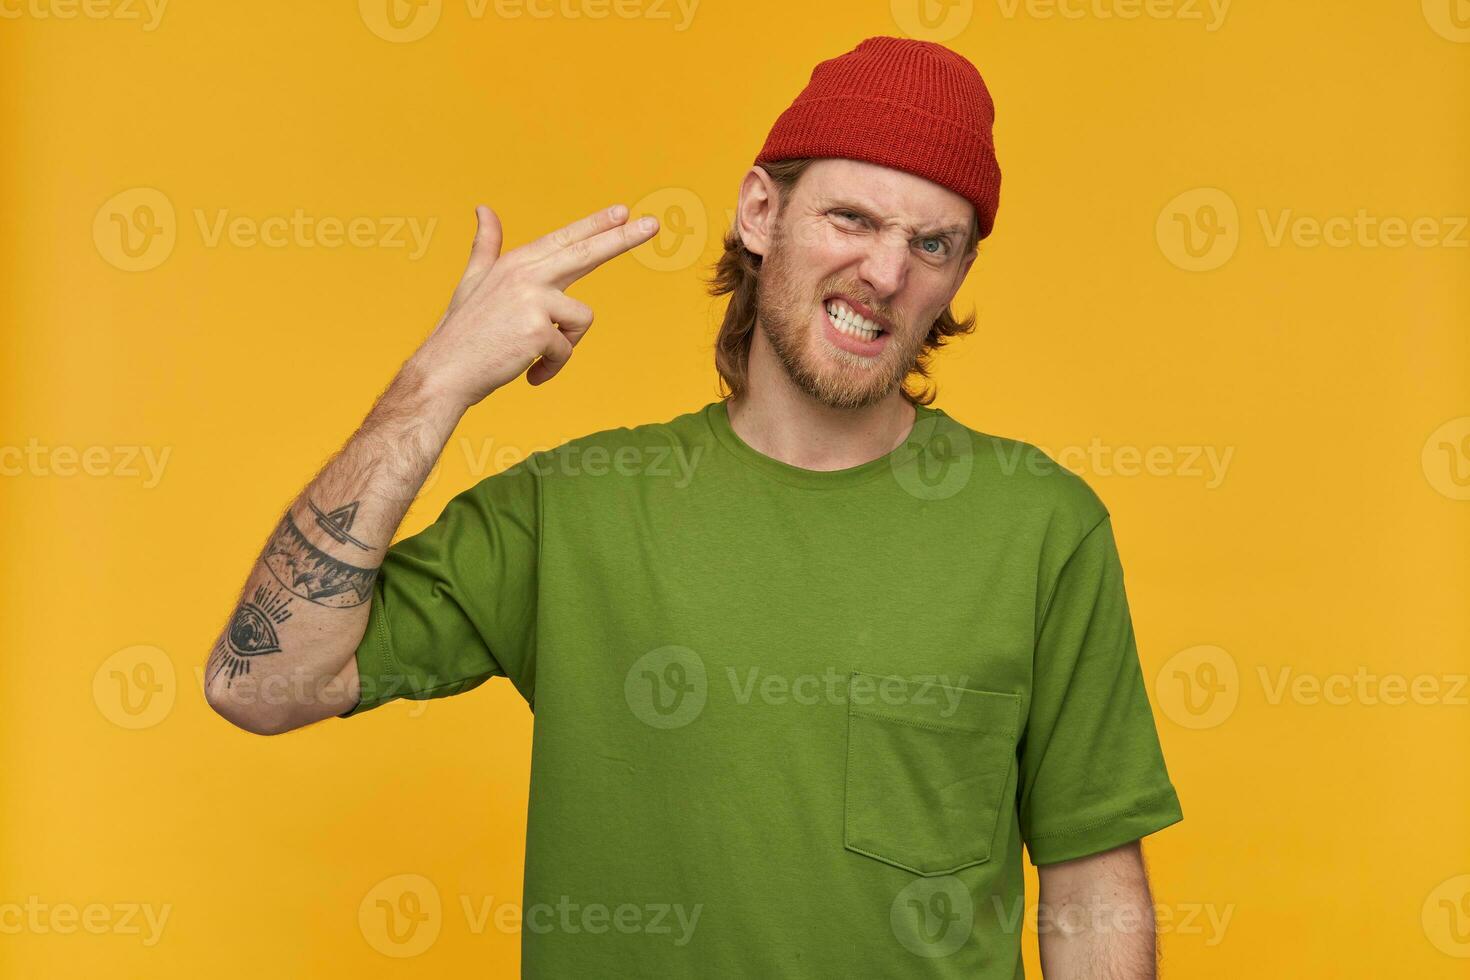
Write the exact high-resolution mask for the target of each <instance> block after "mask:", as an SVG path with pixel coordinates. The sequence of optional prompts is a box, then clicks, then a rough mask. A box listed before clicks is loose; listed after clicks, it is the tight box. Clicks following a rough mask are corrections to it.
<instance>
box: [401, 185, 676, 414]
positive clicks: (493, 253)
mask: <svg viewBox="0 0 1470 980" xmlns="http://www.w3.org/2000/svg"><path fill="white" fill-rule="evenodd" d="M475 220H476V229H475V243H474V246H473V247H472V248H471V249H470V260H469V263H468V264H467V265H466V266H465V271H464V276H463V278H461V279H460V281H459V286H458V287H457V288H456V289H455V290H454V295H453V297H451V298H450V301H449V309H448V310H447V311H446V312H445V314H444V316H443V318H442V319H441V320H440V321H439V324H438V326H436V327H435V328H434V331H433V333H431V334H430V335H429V337H428V339H426V340H425V341H424V343H423V345H422V346H421V347H420V348H419V350H418V352H417V353H416V354H415V355H414V357H413V361H414V362H415V364H416V367H417V368H418V369H419V370H420V371H421V372H423V373H424V375H425V376H426V377H428V378H431V379H433V383H434V384H435V386H436V387H437V388H438V389H439V390H442V391H446V392H448V393H449V394H450V396H451V397H453V398H456V399H458V400H460V401H461V402H462V404H463V407H464V408H469V407H470V406H471V405H474V404H475V403H477V402H479V401H480V400H481V399H482V398H484V397H485V396H486V395H488V394H490V392H492V391H494V390H495V389H496V388H499V387H501V386H502V385H505V384H508V383H509V382H511V381H513V380H515V379H516V378H517V377H519V376H520V374H521V372H522V371H526V372H527V373H526V380H527V381H529V382H530V383H531V384H533V385H539V384H541V383H542V382H544V381H546V380H548V379H549V378H551V377H553V376H555V374H556V373H557V372H558V371H560V370H561V369H562V367H563V366H564V365H565V364H566V363H567V360H568V359H569V358H570V357H571V356H572V348H573V347H575V346H576V345H577V343H578V342H579V341H580V340H581V339H582V337H583V336H585V335H586V333H587V328H588V327H590V326H592V309H591V307H589V306H587V305H586V304H585V303H581V302H578V301H577V300H575V299H572V298H571V297H570V296H567V295H566V294H565V293H564V292H562V290H564V289H566V288H567V287H568V286H570V285H571V284H572V283H574V282H576V281H577V280H578V279H580V278H582V277H583V276H585V275H586V274H587V273H589V272H591V271H592V270H593V269H595V268H597V267H598V266H599V265H602V263H604V262H606V261H607V260H608V259H611V258H613V257H614V256H617V255H621V254H622V253H623V252H626V251H628V250H629V249H631V248H634V247H635V246H638V245H641V244H643V243H644V242H646V241H648V240H649V239H650V238H652V237H653V236H654V234H656V233H657V231H658V222H657V221H656V220H655V219H654V218H652V217H649V218H645V219H644V221H646V222H647V224H646V225H645V224H644V223H643V222H634V223H632V224H626V223H625V222H627V220H628V209H627V208H626V207H624V206H623V205H621V204H619V205H615V206H613V207H611V208H605V209H603V210H601V211H598V212H597V213H596V214H592V215H588V216H587V217H585V218H582V219H581V220H580V221H575V222H573V223H572V224H570V225H567V226H566V227H565V228H559V229H557V230H556V231H553V232H551V233H550V234H548V235H545V236H543V237H541V238H538V239H537V240H535V241H533V242H530V243H528V244H526V245H522V246H521V247H520V248H516V249H512V250H511V251H509V252H507V253H506V254H505V255H501V254H500V244H501V239H502V234H501V229H500V219H499V218H498V217H496V214H495V212H494V211H492V210H490V209H489V208H488V207H485V206H484V205H481V206H479V207H477V208H475ZM527 368H529V371H527Z"/></svg>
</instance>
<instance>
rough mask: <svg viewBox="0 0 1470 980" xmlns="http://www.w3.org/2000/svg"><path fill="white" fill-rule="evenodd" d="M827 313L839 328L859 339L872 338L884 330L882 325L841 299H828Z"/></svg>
mask: <svg viewBox="0 0 1470 980" xmlns="http://www.w3.org/2000/svg"><path fill="white" fill-rule="evenodd" d="M827 315H828V316H830V317H831V318H832V323H833V324H834V325H835V326H836V327H837V329H838V330H840V331H841V332H843V333H845V334H849V335H851V336H853V337H856V338H858V339H859V340H872V339H874V338H875V337H877V336H878V335H879V334H880V333H882V332H883V329H882V328H881V327H879V326H878V325H877V324H874V323H872V322H871V321H869V320H867V319H865V318H864V317H863V316H862V315H861V314H859V313H856V312H854V311H853V310H852V309H851V308H849V307H848V305H847V304H846V303H844V302H842V301H841V300H837V299H834V300H828V301H827Z"/></svg>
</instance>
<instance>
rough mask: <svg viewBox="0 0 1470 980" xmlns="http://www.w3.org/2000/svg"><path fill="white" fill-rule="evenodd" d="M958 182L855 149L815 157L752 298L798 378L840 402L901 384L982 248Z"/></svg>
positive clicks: (824, 398) (831, 402) (862, 399)
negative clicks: (854, 153)
mask: <svg viewBox="0 0 1470 980" xmlns="http://www.w3.org/2000/svg"><path fill="white" fill-rule="evenodd" d="M973 220H974V208H973V206H972V205H971V204H970V202H969V201H967V200H965V198H963V197H961V196H960V195H959V194H956V193H955V192H954V191H951V190H949V189H948V188H946V187H941V186H940V185H939V184H936V183H933V182H932V181H929V180H926V179H924V178H922V177H918V176H916V175H914V174H910V173H907V172H905V171H900V170H894V169H891V168H889V167H882V166H878V165H877V164H871V163H865V162H863V161H859V160H846V159H822V160H817V161H815V162H814V163H812V164H811V166H809V167H808V168H807V169H806V171H805V172H804V173H803V174H802V175H801V177H800V179H799V180H798V181H797V183H796V187H795V188H794V190H793V191H792V192H791V193H790V194H789V195H788V197H787V199H786V200H785V201H783V202H782V206H781V210H780V213H779V215H778V217H777V218H776V220H775V222H774V223H773V225H772V235H771V240H770V241H769V244H768V247H767V249H766V254H765V255H764V256H763V257H762V260H761V275H760V286H759V289H758V293H757V301H756V310H757V320H758V329H759V330H760V331H761V332H762V333H763V335H764V336H765V338H766V340H767V341H768V342H769V344H770V346H771V349H772V350H773V351H774V353H775V356H776V358H777V359H778V360H779V361H780V363H781V366H782V367H783V368H784V370H785V371H786V373H787V375H788V376H790V378H791V379H792V381H793V382H794V383H795V384H796V386H797V387H798V388H799V389H801V390H802V391H803V392H805V393H806V394H808V395H811V396H812V397H813V398H815V399H816V400H818V401H819V402H821V403H822V404H824V405H828V406H830V407H833V408H863V407H866V406H869V405H872V404H874V403H876V402H879V401H881V400H882V399H884V398H885V397H887V396H889V395H890V394H891V393H893V392H894V391H896V390H897V389H898V387H899V386H900V385H901V384H902V383H903V380H904V378H905V377H907V376H908V374H909V372H910V370H911V369H912V368H913V365H914V362H915V361H916V359H917V357H918V353H919V350H920V348H921V346H922V345H923V342H924V338H925V337H927V336H928V333H929V328H930V327H931V326H932V325H933V323H934V321H935V319H936V318H937V317H938V316H939V315H940V314H941V313H943V312H944V310H945V308H946V307H947V306H948V305H949V303H950V301H951V300H952V299H953V298H954V295H955V292H956V290H958V289H959V286H960V283H961V282H963V281H964V278H965V274H966V273H967V272H968V271H969V269H970V265H971V264H972V263H973V262H974V261H975V253H974V252H970V253H969V254H963V253H964V249H965V245H966V244H967V241H968V236H969V231H970V223H971V221H973Z"/></svg>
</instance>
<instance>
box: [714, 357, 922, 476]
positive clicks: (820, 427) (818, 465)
mask: <svg viewBox="0 0 1470 980" xmlns="http://www.w3.org/2000/svg"><path fill="white" fill-rule="evenodd" d="M764 340H765V338H764V337H763V336H761V334H760V331H756V334H755V336H754V337H752V338H751V341H752V343H751V348H750V357H749V361H748V367H747V371H746V387H745V391H744V392H743V393H742V394H740V395H739V396H735V397H731V398H730V399H729V400H728V401H727V402H726V410H727V412H728V413H729V416H730V428H732V429H734V430H735V434H736V435H738V436H739V437H740V438H741V440H742V441H743V442H745V444H746V445H748V446H750V447H751V448H752V449H754V450H756V451H757V452H759V453H761V454H763V455H766V456H770V457H771V458H772V459H777V460H780V461H781V462H783V463H787V464H789V465H791V466H799V467H801V468H802V469H808V470H841V469H847V468H848V467H851V466H860V465H862V464H863V463H866V462H869V461H871V460H874V459H877V458H878V457H880V456H883V455H886V454H887V453H889V452H892V451H893V450H894V449H896V448H898V447H899V446H900V445H902V444H903V441H904V439H905V438H907V437H908V434H909V432H910V430H911V429H912V428H913V426H914V420H915V418H916V412H915V410H914V407H913V405H911V404H910V403H909V402H908V400H907V399H906V398H904V397H903V394H902V392H900V391H899V390H898V389H897V388H895V389H894V390H893V391H891V392H889V394H888V395H886V396H884V397H883V398H882V399H880V400H878V401H876V402H874V403H873V404H871V405H867V406H865V407H863V408H833V407H832V406H830V405H825V404H823V403H822V402H820V401H818V400H817V399H815V398H813V397H812V396H811V395H808V394H807V393H806V392H804V391H802V390H801V389H800V388H798V387H797V386H796V385H795V384H794V383H793V382H792V381H791V378H790V377H788V376H787V374H786V372H785V370H784V369H783V368H782V367H781V365H780V363H779V362H778V361H777V360H776V357H775V355H774V353H773V352H771V351H770V350H769V349H764Z"/></svg>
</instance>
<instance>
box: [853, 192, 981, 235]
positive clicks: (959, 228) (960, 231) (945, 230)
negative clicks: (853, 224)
mask: <svg viewBox="0 0 1470 980" xmlns="http://www.w3.org/2000/svg"><path fill="white" fill-rule="evenodd" d="M833 208H847V209H849V210H852V211H856V212H858V213H859V214H863V215H866V216H867V217H869V218H874V217H877V215H876V213H875V212H876V211H877V209H876V208H871V207H869V206H868V205H866V204H863V203H860V202H857V201H849V200H844V199H840V198H833V199H829V200H828V201H827V204H826V208H824V210H829V209H833ZM910 230H911V231H912V233H913V235H914V237H916V238H959V237H960V236H962V235H964V234H965V233H967V232H968V231H969V230H970V229H969V227H968V226H966V225H945V226H944V227H941V228H913V227H912V226H910Z"/></svg>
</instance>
